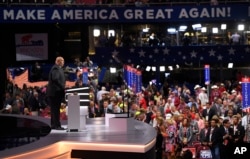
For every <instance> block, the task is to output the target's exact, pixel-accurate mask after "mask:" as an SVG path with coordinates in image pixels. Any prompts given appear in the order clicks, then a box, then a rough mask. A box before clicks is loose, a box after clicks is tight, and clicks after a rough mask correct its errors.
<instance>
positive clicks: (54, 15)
mask: <svg viewBox="0 0 250 159" xmlns="http://www.w3.org/2000/svg"><path fill="white" fill-rule="evenodd" d="M51 19H52V20H54V19H58V20H60V19H62V18H61V16H60V14H59V12H58V10H54V12H53V14H52V16H51Z"/></svg>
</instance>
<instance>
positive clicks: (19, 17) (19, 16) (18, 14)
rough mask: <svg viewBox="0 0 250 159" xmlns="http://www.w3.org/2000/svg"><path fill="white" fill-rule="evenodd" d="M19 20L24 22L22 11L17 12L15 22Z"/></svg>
mask: <svg viewBox="0 0 250 159" xmlns="http://www.w3.org/2000/svg"><path fill="white" fill-rule="evenodd" d="M19 19H21V20H25V19H26V18H25V15H24V13H23V11H22V10H19V11H18V12H17V15H16V20H19Z"/></svg>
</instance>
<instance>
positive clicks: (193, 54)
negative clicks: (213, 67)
mask: <svg viewBox="0 0 250 159" xmlns="http://www.w3.org/2000/svg"><path fill="white" fill-rule="evenodd" d="M190 54H191V58H196V56H197V52H195V51H194V50H193V51H192V52H191V53H190Z"/></svg>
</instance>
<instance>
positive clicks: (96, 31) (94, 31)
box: [93, 29, 101, 37]
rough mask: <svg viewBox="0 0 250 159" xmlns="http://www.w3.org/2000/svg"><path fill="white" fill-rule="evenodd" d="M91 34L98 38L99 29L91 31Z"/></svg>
mask: <svg viewBox="0 0 250 159" xmlns="http://www.w3.org/2000/svg"><path fill="white" fill-rule="evenodd" d="M93 34H94V37H98V36H100V34H101V31H100V29H94V30H93Z"/></svg>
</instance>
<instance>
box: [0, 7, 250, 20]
mask: <svg viewBox="0 0 250 159" xmlns="http://www.w3.org/2000/svg"><path fill="white" fill-rule="evenodd" d="M249 7H250V5H249V4H233V5H232V4H226V5H223V4H220V5H217V6H210V5H197V6H196V5H195V6H193V5H185V6H182V5H178V6H164V5H162V6H157V7H156V6H152V7H151V6H149V7H148V6H144V7H134V6H130V7H129V6H126V7H86V6H67V7H62V6H61V7H57V6H54V7H44V6H35V7H22V6H16V7H14V6H12V7H0V13H1V14H0V23H13V22H18V23H103V22H105V23H112V22H116V23H121V22H125V23H140V22H143V23H145V22H168V21H171V22H173V21H194V22H197V21H198V22H201V21H211V20H212V21H215V20H217V21H225V20H235V19H244V20H247V19H249V16H250V8H249Z"/></svg>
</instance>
